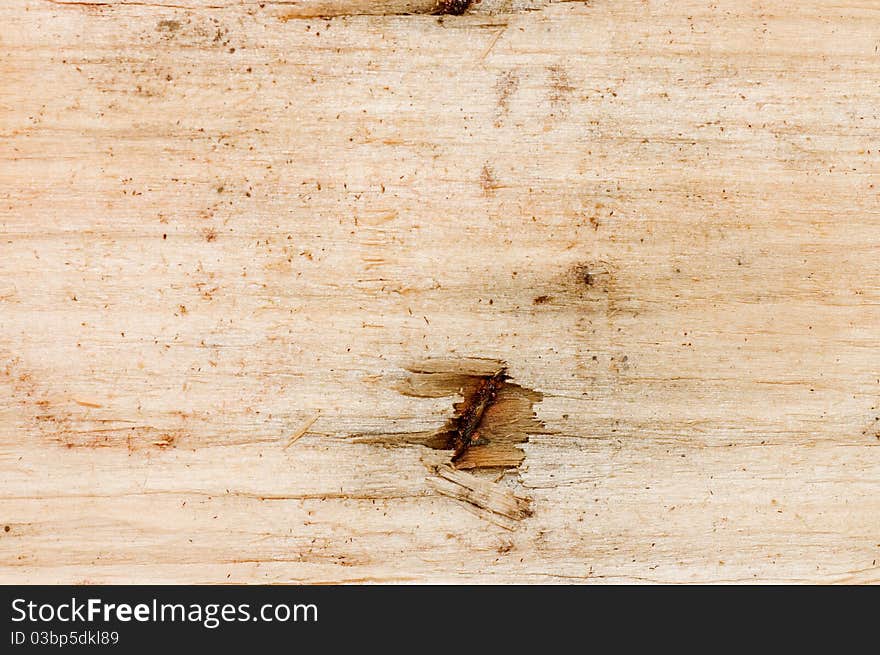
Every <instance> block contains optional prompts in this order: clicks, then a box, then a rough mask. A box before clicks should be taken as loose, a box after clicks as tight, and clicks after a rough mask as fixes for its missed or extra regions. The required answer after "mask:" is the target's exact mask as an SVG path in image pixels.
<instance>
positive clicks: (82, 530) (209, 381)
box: [0, 0, 880, 583]
mask: <svg viewBox="0 0 880 655" xmlns="http://www.w3.org/2000/svg"><path fill="white" fill-rule="evenodd" d="M452 9H454V10H455V11H452V10H451V9H450V7H446V8H445V9H442V10H440V9H438V8H437V7H435V6H434V5H433V4H432V3H431V2H421V3H420V2H418V1H415V0H414V1H413V2H404V1H403V0H400V1H395V0H385V1H383V2H375V3H370V2H367V1H366V0H363V1H362V2H357V1H356V0H344V1H343V0H339V1H336V0H314V1H313V0H304V1H303V2H299V3H297V2H269V1H267V2H250V1H248V2H244V1H242V2H238V1H235V0H219V1H216V0H211V1H210V2H208V1H207V0H205V1H201V0H175V1H174V2H167V3H165V2H126V1H124V0H117V1H111V0H106V1H104V0H99V1H95V2H72V1H71V2H67V1H65V0H10V1H8V2H4V3H3V4H2V6H0V24H2V25H3V26H4V29H3V31H2V34H0V91H2V94H0V155H2V165H0V581H2V582H6V583H23V582H26V583H36V582H100V583H104V582H155V583H159V582H172V583H178V582H179V583H196V582H209V583H212V582H217V583H219V582H246V583H257V582H271V583H276V582H309V583H326V582H417V581H418V582H425V581H431V582H434V581H445V582H465V581H470V582H529V583H530V582H751V581H763V582H878V581H880V568H878V558H880V449H878V446H880V408H878V399H880V350H878V348H877V339H878V336H880V334H878V330H880V328H878V326H880V264H878V258H877V252H878V251H877V249H878V245H880V211H878V209H880V208H878V199H877V195H878V189H877V188H875V185H877V184H878V183H880V142H878V134H880V118H878V109H877V107H878V106H880V87H878V84H877V80H878V79H880V56H878V47H880V9H878V7H877V4H876V3H874V2H869V1H867V0H855V1H851V2H846V3H843V2H833V1H828V2H818V1H816V0H808V1H805V2H800V3H790V2H782V1H778V0H767V1H758V0H755V1H752V2H741V1H734V0H730V1H723V2H716V3H705V2H697V1H695V0H693V1H689V0H681V1H676V2H659V1H658V2H654V1H650V2H642V1H636V0H625V1H613V2H612V1H609V0H593V1H592V2H559V3H557V2H506V1H500V0H499V1H494V2H490V1H489V0H484V2H483V3H477V4H473V5H469V6H463V7H462V6H456V7H452ZM458 10H461V12H460V13H461V15H452V14H454V13H456V12H458ZM437 11H441V15H436V12H437ZM443 12H446V13H445V14H443ZM493 376H498V377H497V379H495V378H494V377H493ZM493 379H495V382H487V381H488V380H493ZM460 444H464V446H463V447H462V448H461V450H462V452H461V453H459V456H457V457H453V455H454V452H453V451H454V450H456V449H458V447H459V445H460Z"/></svg>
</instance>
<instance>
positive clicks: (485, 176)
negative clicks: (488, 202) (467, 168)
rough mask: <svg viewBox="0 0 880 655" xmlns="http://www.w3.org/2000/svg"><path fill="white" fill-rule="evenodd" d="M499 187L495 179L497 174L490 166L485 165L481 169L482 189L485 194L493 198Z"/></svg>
mask: <svg viewBox="0 0 880 655" xmlns="http://www.w3.org/2000/svg"><path fill="white" fill-rule="evenodd" d="M498 186H499V184H498V180H497V179H496V178H495V172H494V171H493V170H492V168H491V167H490V166H489V164H483V168H482V169H480V187H482V189H483V194H484V195H486V196H491V195H492V194H494V193H495V190H496V189H497V188H498Z"/></svg>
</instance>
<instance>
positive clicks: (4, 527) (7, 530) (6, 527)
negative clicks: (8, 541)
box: [3, 525, 12, 532]
mask: <svg viewBox="0 0 880 655" xmlns="http://www.w3.org/2000/svg"><path fill="white" fill-rule="evenodd" d="M10 530H12V528H10V527H9V526H8V525H4V526H3V532H9V531H10Z"/></svg>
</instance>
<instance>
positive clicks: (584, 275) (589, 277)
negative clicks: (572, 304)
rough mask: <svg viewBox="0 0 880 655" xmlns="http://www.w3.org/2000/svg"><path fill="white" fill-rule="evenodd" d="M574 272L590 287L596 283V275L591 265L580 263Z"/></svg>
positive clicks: (582, 282)
mask: <svg viewBox="0 0 880 655" xmlns="http://www.w3.org/2000/svg"><path fill="white" fill-rule="evenodd" d="M574 274H575V276H576V277H577V279H578V281H579V282H580V283H581V284H583V285H585V286H588V287H591V286H593V285H594V284H595V283H596V276H595V275H594V274H593V273H592V272H591V271H590V267H589V266H587V265H585V264H578V265H577V266H575V267H574Z"/></svg>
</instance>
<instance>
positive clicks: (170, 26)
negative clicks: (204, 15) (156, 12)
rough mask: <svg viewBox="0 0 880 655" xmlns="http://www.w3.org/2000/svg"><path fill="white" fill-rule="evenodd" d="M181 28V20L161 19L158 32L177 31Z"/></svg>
mask: <svg viewBox="0 0 880 655" xmlns="http://www.w3.org/2000/svg"><path fill="white" fill-rule="evenodd" d="M179 29H180V21H176V20H160V21H159V23H158V24H157V25H156V31H158V32H176V31H177V30H179Z"/></svg>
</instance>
